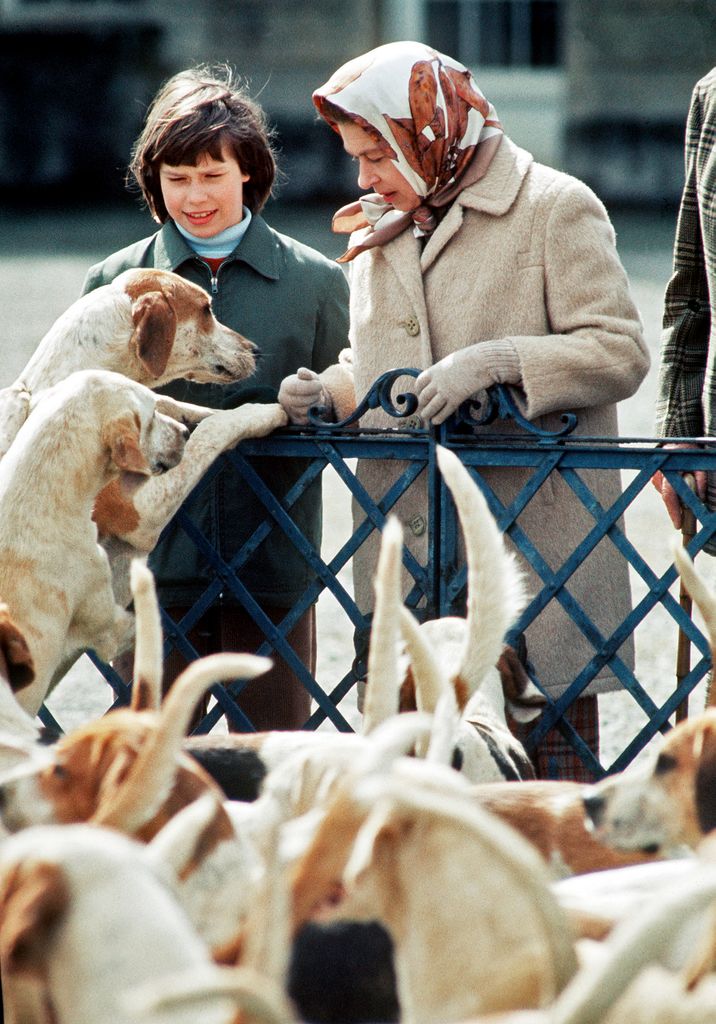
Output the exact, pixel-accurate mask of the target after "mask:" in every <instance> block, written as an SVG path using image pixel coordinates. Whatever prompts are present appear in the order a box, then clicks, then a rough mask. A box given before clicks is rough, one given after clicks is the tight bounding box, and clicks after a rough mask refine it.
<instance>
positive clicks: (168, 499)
mask: <svg viewBox="0 0 716 1024" xmlns="http://www.w3.org/2000/svg"><path fill="white" fill-rule="evenodd" d="M287 424H288V417H287V416H286V413H285V412H284V410H283V409H282V407H281V406H280V405H279V404H278V403H272V404H270V405H263V404H253V403H249V404H247V405H242V406H239V408H238V409H223V410H220V411H218V412H214V413H213V415H212V416H209V417H208V418H207V419H205V420H202V422H201V423H200V424H199V425H198V426H197V428H196V430H195V431H194V433H193V434H192V435H191V437H190V438H189V440H188V441H187V443H186V447H185V449H184V456H183V458H182V460H181V462H180V463H179V464H178V465H177V466H174V468H173V469H170V470H169V471H168V472H167V473H164V474H163V475H162V476H154V477H150V478H149V479H148V480H147V481H146V482H145V483H144V484H142V486H141V487H140V488H139V489H138V490H137V492H136V494H135V495H134V497H133V503H134V508H135V510H136V512H137V515H138V518H139V525H138V526H137V527H136V528H135V529H134V530H132V531H131V532H128V533H126V534H124V535H123V536H122V540H124V541H126V542H128V543H129V544H131V545H132V546H133V547H134V548H135V550H136V551H137V552H138V553H144V554H149V552H150V551H152V550H153V548H154V546H155V545H156V543H157V541H158V539H159V534H160V533H161V532H162V530H163V529H164V527H165V526H166V524H167V523H168V522H169V520H170V519H171V518H172V516H174V515H175V514H176V513H177V512H178V511H179V508H180V507H181V505H182V504H183V502H184V499H185V498H186V497H187V496H188V495H189V494H190V493H191V491H192V490H193V489H194V487H195V486H196V484H197V483H198V482H199V481H200V480H201V478H202V477H203V476H204V474H205V473H206V471H207V470H208V469H209V467H210V466H211V464H212V463H213V462H214V460H215V459H216V458H218V456H219V455H221V453H222V452H225V451H227V450H228V449H229V448H234V447H235V446H236V445H237V444H238V443H239V442H240V441H243V440H245V439H247V438H250V437H264V436H265V435H266V434H270V433H271V432H272V431H273V430H277V429H278V428H279V427H285V426H286V425H287Z"/></svg>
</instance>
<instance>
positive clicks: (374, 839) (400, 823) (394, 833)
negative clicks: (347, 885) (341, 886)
mask: <svg viewBox="0 0 716 1024" xmlns="http://www.w3.org/2000/svg"><path fill="white" fill-rule="evenodd" d="M409 830H410V822H409V821H408V820H405V819H403V818H401V816H400V815H399V814H397V813H396V812H395V811H394V810H393V808H392V807H390V806H389V805H384V806H378V807H374V808H373V810H372V811H371V812H370V813H369V815H368V817H367V818H366V820H365V821H364V822H363V824H362V825H361V828H360V831H359V832H358V835H357V837H356V841H355V843H354V845H353V849H352V851H351V854H350V857H349V858H348V863H347V864H346V868H345V871H344V874H343V877H344V879H345V880H346V881H347V882H351V881H353V880H354V879H356V878H358V877H359V876H360V875H361V874H363V872H365V871H367V870H368V869H369V868H370V867H371V865H373V864H375V863H376V862H377V861H383V863H386V862H390V861H392V860H393V859H394V854H395V849H396V846H398V845H399V843H400V840H401V838H402V837H403V836H404V835H405V834H406V833H407V832H408V831H409Z"/></svg>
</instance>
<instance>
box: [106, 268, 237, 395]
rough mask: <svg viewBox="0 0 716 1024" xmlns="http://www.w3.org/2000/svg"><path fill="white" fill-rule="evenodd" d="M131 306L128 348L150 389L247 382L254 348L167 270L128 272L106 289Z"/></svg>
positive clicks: (192, 287)
mask: <svg viewBox="0 0 716 1024" xmlns="http://www.w3.org/2000/svg"><path fill="white" fill-rule="evenodd" d="M109 287H110V288H112V289H115V290H117V291H121V292H122V293H123V294H124V295H126V296H127V298H128V299H129V303H130V312H131V319H132V324H133V332H132V336H131V342H130V345H131V348H132V349H133V350H134V353H135V355H136V358H137V360H138V361H139V363H140V364H141V366H142V367H143V370H144V372H143V374H142V376H140V377H138V379H140V380H142V382H143V383H151V386H152V387H158V386H159V385H160V384H165V383H168V382H169V381H171V380H176V379H177V378H180V377H181V378H184V379H186V380H194V381H198V382H200V383H228V382H229V381H232V380H242V379H244V378H245V377H249V376H250V375H251V374H252V373H253V371H254V369H255V365H256V348H255V346H254V345H253V343H252V342H250V341H249V340H248V339H247V338H245V337H244V336H243V335H241V334H239V333H238V332H237V331H232V330H231V329H230V328H228V327H225V326H224V325H223V324H220V323H219V321H218V320H217V319H216V317H215V316H214V313H213V311H212V308H211V300H210V298H209V296H208V295H207V293H206V292H205V291H204V290H203V288H200V287H199V286H198V285H195V284H192V283H191V282H190V281H185V280H184V279H183V278H182V277H179V275H178V274H174V273H171V272H170V271H166V270H154V269H131V270H126V271H124V273H122V274H120V275H119V276H118V277H116V278H115V279H114V281H113V282H112V284H111V285H110V286H109Z"/></svg>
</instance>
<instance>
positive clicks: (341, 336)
mask: <svg viewBox="0 0 716 1024" xmlns="http://www.w3.org/2000/svg"><path fill="white" fill-rule="evenodd" d="M348 298H349V291H348V281H347V279H346V276H345V274H344V273H343V271H342V270H341V269H340V267H339V266H338V264H336V265H335V266H333V267H331V268H330V271H329V273H328V274H327V280H326V287H325V288H324V289H323V297H322V301H321V303H320V306H319V309H318V317H317V321H316V337H315V342H314V348H313V365H312V367H311V369H312V370H315V371H316V372H317V373H321V371H323V370H325V369H327V367H329V366H332V365H333V364H334V363H337V362H338V357H339V355H340V353H341V351H342V350H343V349H344V348H345V347H346V346H347V345H348V320H349V314H348Z"/></svg>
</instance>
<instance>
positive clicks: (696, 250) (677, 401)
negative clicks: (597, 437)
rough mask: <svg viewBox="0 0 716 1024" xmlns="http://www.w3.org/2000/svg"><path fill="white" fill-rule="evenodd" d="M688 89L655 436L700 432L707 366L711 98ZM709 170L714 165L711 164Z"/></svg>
mask: <svg viewBox="0 0 716 1024" xmlns="http://www.w3.org/2000/svg"><path fill="white" fill-rule="evenodd" d="M703 100H704V97H703V96H702V93H701V89H700V87H699V85H697V86H696V87H695V88H694V91H693V94H692V97H691V106H690V108H689V114H688V118H687V123H686V139H685V145H684V160H685V178H684V189H683V192H682V196H681V204H680V206H679V216H678V219H677V223H676V237H675V240H674V265H673V273H672V276H671V279H670V281H669V284H668V286H667V289H666V295H665V297H664V316H663V322H662V334H661V354H660V359H659V377H658V385H657V402H656V432H657V434H658V435H659V436H660V437H699V436H701V435H703V433H704V416H703V389H704V381H705V377H706V368H707V362H708V350H709V335H710V332H711V309H710V304H709V291H708V282H707V276H706V263H705V256H704V239H703V236H702V233H701V217H700V213H699V202H700V195H699V190H700V188H702V189H704V190H707V193H708V191H710V194H711V196H712V197H713V196H714V195H716V166H714V170H713V172H712V173H713V174H714V180H712V181H711V182H710V186H709V183H708V182H706V181H702V182H701V183H700V184H699V163H700V160H699V156H700V153H701V151H702V147H703V146H704V144H706V145H707V146H708V148H709V151H710V150H711V149H712V148H713V146H714V144H715V143H716V94H715V93H714V90H713V89H712V90H711V102H710V103H709V102H708V98H707V102H706V103H704V102H703ZM711 164H712V165H714V161H713V160H712V161H711Z"/></svg>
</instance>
